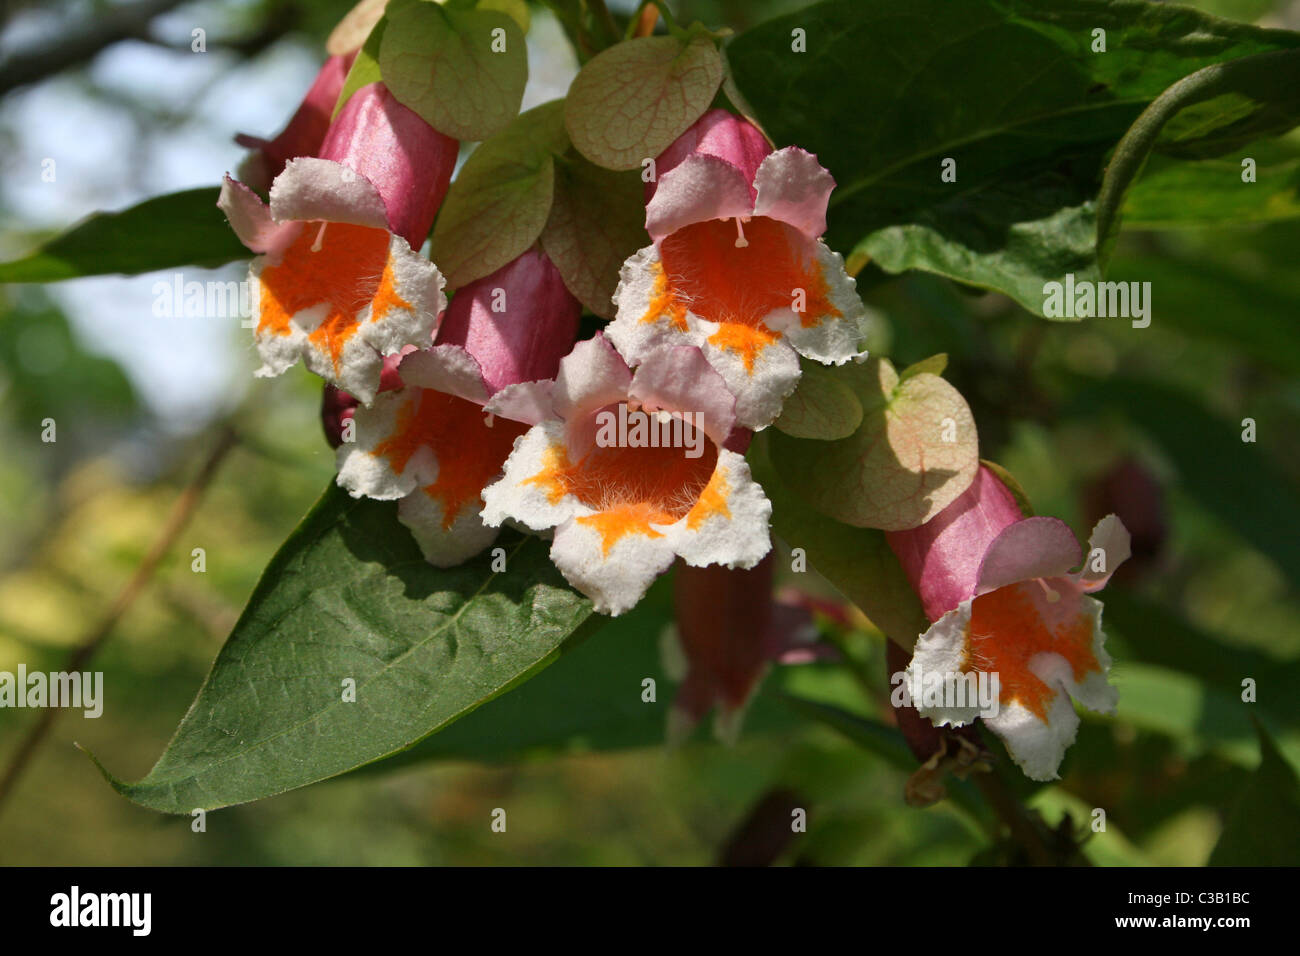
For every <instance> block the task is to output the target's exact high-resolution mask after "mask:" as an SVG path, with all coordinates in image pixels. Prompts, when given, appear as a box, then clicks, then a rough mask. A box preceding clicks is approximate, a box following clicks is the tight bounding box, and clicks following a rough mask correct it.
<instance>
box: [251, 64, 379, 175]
mask: <svg viewBox="0 0 1300 956" xmlns="http://www.w3.org/2000/svg"><path fill="white" fill-rule="evenodd" d="M355 58H356V52H355V51H353V52H352V53H349V54H347V55H346V56H332V57H330V58H329V59H328V60H326V61H325V65H324V66H322V67H321V68H320V72H319V73H317V74H316V79H315V80H314V81H313V82H312V85H311V88H310V89H309V90H307V95H306V96H305V97H303V100H302V103H301V104H299V106H298V110H297V112H295V113H294V114H293V117H292V118H291V119H290V120H289V123H288V125H287V126H285V128H284V129H283V130H282V131H281V133H280V135H278V136H276V137H275V138H274V139H270V140H266V139H261V138H259V137H257V136H249V135H248V134H246V133H239V134H238V135H236V136H235V142H236V143H238V144H239V145H240V146H246V147H248V148H249V149H251V150H253V153H252V154H250V155H249V157H248V159H246V160H245V161H244V165H243V166H242V167H241V169H240V173H239V178H240V179H241V180H242V181H243V182H244V183H245V184H247V185H248V186H251V187H252V188H253V189H256V190H257V191H259V192H262V193H265V192H266V191H267V190H268V189H270V188H271V181H272V180H273V179H275V177H276V176H279V175H280V172H281V171H282V170H283V169H284V164H285V163H287V162H288V161H289V160H291V159H296V158H297V157H299V156H315V155H316V154H317V153H318V152H319V150H320V146H321V142H322V141H323V140H324V139H325V131H326V130H328V129H329V125H330V115H331V114H332V113H333V112H334V104H335V102H337V100H338V98H339V93H340V92H341V91H342V89H343V81H344V80H345V79H346V78H347V75H348V70H349V69H351V67H352V61H353V60H354V59H355Z"/></svg>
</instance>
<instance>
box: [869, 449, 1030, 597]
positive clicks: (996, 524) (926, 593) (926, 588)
mask: <svg viewBox="0 0 1300 956" xmlns="http://www.w3.org/2000/svg"><path fill="white" fill-rule="evenodd" d="M1022 517H1023V515H1022V514H1021V512H1020V507H1019V506H1018V505H1017V504H1016V500H1015V498H1013V497H1012V495H1011V492H1010V491H1008V490H1007V486H1006V485H1004V484H1003V483H1002V482H1001V481H1000V480H999V479H998V477H997V476H996V475H995V474H993V472H992V471H990V470H989V469H988V468H985V467H984V466H983V465H981V466H980V469H979V471H978V472H977V473H976V475H975V480H974V481H972V482H971V484H970V487H969V488H967V489H966V490H965V491H964V492H962V494H961V495H960V496H959V497H958V498H957V500H956V501H954V502H953V503H952V504H950V505H949V506H948V507H946V508H944V509H943V510H942V511H940V512H939V513H938V514H937V515H935V516H934V517H933V518H931V519H930V520H929V521H927V522H926V523H925V524H923V525H921V526H920V527H916V528H909V529H908V530H906V531H890V532H887V533H886V535H885V537H886V538H887V539H888V541H889V546H890V547H891V548H893V550H894V554H895V555H897V556H898V560H899V562H900V563H901V564H902V565H903V570H904V571H905V572H906V573H907V578H908V580H909V581H910V582H911V584H912V587H913V588H914V589H915V590H916V593H917V594H918V595H919V596H920V598H921V604H922V606H923V607H924V608H925V616H926V617H927V618H929V619H930V620H931V621H937V620H938V619H939V618H941V617H943V615H944V614H946V613H947V612H948V611H951V610H952V609H953V608H955V607H956V606H957V605H958V604H960V603H961V602H962V601H965V600H967V599H968V598H971V597H974V596H975V589H976V586H977V584H978V579H979V570H980V562H981V561H983V559H984V553H985V552H986V551H987V550H988V548H989V545H990V544H992V543H993V539H994V538H996V537H997V536H998V534H999V533H1001V532H1002V530H1003V529H1004V528H1006V527H1007V526H1008V525H1011V524H1014V523H1015V522H1017V521H1019V520H1020V519H1021V518H1022Z"/></svg>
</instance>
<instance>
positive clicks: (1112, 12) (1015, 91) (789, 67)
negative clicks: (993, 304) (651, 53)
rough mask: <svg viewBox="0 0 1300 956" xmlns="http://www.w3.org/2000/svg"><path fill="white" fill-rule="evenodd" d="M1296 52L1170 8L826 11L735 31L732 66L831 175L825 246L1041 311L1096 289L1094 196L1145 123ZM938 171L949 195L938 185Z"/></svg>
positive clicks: (886, 1)
mask: <svg viewBox="0 0 1300 956" xmlns="http://www.w3.org/2000/svg"><path fill="white" fill-rule="evenodd" d="M1096 28H1100V29H1104V30H1105V31H1106V36H1107V48H1106V52H1105V53H1093V52H1092V50H1091V48H1090V47H1091V43H1092V30H1093V29H1096ZM795 29H801V30H803V31H805V35H806V44H807V52H806V53H796V52H793V51H792V49H791V44H792V31H793V30H795ZM1297 45H1300V36H1297V35H1296V34H1293V33H1287V32H1285V31H1278V30H1262V29H1259V28H1256V27H1252V26H1247V25H1244V24H1236V23H1230V22H1228V21H1223V20H1218V19H1215V18H1214V17H1210V16H1206V15H1204V14H1201V13H1197V12H1195V11H1192V10H1188V9H1186V8H1183V7H1179V6H1175V5H1173V4H1169V5H1164V4H1159V5H1157V4H1139V3H1130V2H1106V0H964V2H962V3H960V4H954V3H950V2H948V0H909V2H908V3H907V4H906V6H905V7H900V5H899V4H898V3H896V2H894V0H832V2H826V3H820V4H816V5H814V6H810V7H807V8H804V9H801V10H798V11H796V12H794V13H791V14H790V15H789V16H786V17H782V18H779V19H776V20H772V21H769V22H768V23H766V24H763V25H761V26H759V27H757V28H756V29H754V30H751V31H748V32H746V33H745V34H743V35H742V36H740V37H737V38H736V39H735V40H734V41H733V42H732V43H731V45H730V46H729V47H728V48H727V57H728V60H729V62H730V64H731V67H732V69H733V71H734V75H735V79H736V82H737V84H738V86H739V87H740V89H741V92H742V93H743V94H744V96H745V98H746V99H747V100H748V101H749V102H750V103H751V104H752V106H753V108H754V109H755V110H756V111H757V113H758V117H759V119H760V120H762V122H763V124H764V126H765V127H766V129H767V130H768V132H769V133H771V134H772V135H773V137H774V138H775V139H776V142H777V143H778V145H785V144H790V143H793V144H797V145H799V146H802V147H804V148H805V149H807V150H809V151H811V152H814V153H816V154H817V156H818V158H819V159H820V160H821V162H822V163H823V164H824V165H825V166H826V167H827V168H828V169H829V170H830V171H831V173H832V174H834V176H835V179H836V181H837V183H838V184H839V185H838V188H837V189H836V191H835V192H834V193H833V194H832V196H831V211H830V231H829V234H828V237H827V238H828V241H829V242H830V244H831V245H832V246H833V247H835V248H838V249H840V250H849V251H852V252H853V253H855V254H856V255H857V256H858V257H859V258H861V257H870V258H871V259H873V260H874V261H875V263H876V265H878V266H880V267H881V268H882V269H884V270H885V271H887V272H901V271H903V270H906V269H923V270H926V271H930V272H935V273H938V274H940V275H944V276H948V277H951V278H954V279H957V280H960V281H962V282H965V283H968V284H971V285H974V286H978V287H980V288H985V289H995V290H998V291H1001V292H1005V293H1006V294H1008V295H1010V296H1011V297H1012V298H1014V299H1016V301H1018V302H1020V303H1021V304H1022V305H1023V306H1024V307H1025V308H1027V309H1029V310H1030V311H1032V312H1035V313H1038V314H1040V315H1041V314H1042V307H1043V291H1042V290H1043V285H1044V284H1045V283H1046V282H1048V281H1059V280H1060V279H1061V278H1062V277H1063V276H1064V275H1065V274H1066V273H1074V275H1075V277H1076V279H1090V280H1096V279H1097V278H1099V274H1098V264H1097V258H1096V202H1095V200H1096V195H1097V189H1098V183H1099V182H1100V180H1101V174H1102V170H1103V168H1104V164H1105V159H1106V155H1107V153H1108V152H1109V151H1110V150H1111V149H1112V147H1114V145H1115V144H1116V143H1117V142H1119V140H1120V139H1121V137H1123V135H1124V134H1125V132H1126V131H1127V130H1128V128H1129V126H1130V125H1131V124H1132V123H1133V121H1134V120H1135V119H1137V117H1138V115H1139V114H1140V113H1141V111H1142V109H1143V108H1144V107H1145V106H1146V105H1147V104H1148V103H1150V102H1151V101H1152V100H1154V99H1155V98H1156V97H1157V96H1159V95H1160V94H1161V93H1162V92H1163V91H1164V90H1165V89H1166V88H1167V87H1168V86H1169V85H1170V84H1172V83H1174V82H1175V81H1177V80H1178V79H1179V78H1181V77H1183V76H1185V75H1187V74H1188V73H1191V72H1193V71H1195V70H1198V69H1200V68H1202V67H1205V66H1208V65H1209V64H1211V63H1215V62H1220V61H1225V60H1230V59H1234V58H1236V57H1244V56H1250V55H1253V54H1257V53H1263V52H1267V51H1270V50H1276V49H1289V48H1293V47H1296V46H1297ZM845 77H853V81H852V82H847V83H846V82H845V81H844V78H845ZM917 117H924V122H918V121H917ZM945 158H952V159H955V160H956V163H957V167H956V173H957V180H956V182H943V181H942V180H941V178H940V173H941V161H942V160H944V159H945Z"/></svg>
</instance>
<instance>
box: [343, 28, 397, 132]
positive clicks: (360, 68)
mask: <svg viewBox="0 0 1300 956" xmlns="http://www.w3.org/2000/svg"><path fill="white" fill-rule="evenodd" d="M387 25H388V20H387V19H386V18H384V17H380V18H379V20H378V22H376V23H375V25H374V28H373V29H372V30H371V31H370V34H369V36H367V37H366V42H365V43H364V44H363V45H362V47H361V49H360V50H358V51H357V58H356V59H355V60H353V61H352V66H351V68H350V69H349V70H348V75H347V76H346V77H345V78H344V80H343V89H341V90H339V98H338V99H337V100H336V101H335V102H334V112H333V113H331V114H330V118H331V119H333V118H334V117H336V116H338V115H339V111H340V110H342V109H343V106H344V104H346V103H347V101H348V100H349V99H350V98H351V97H352V94H353V93H355V92H356V91H357V90H359V89H361V88H362V87H363V86H369V85H370V84H371V83H378V82H380V81H381V80H382V79H383V75H382V74H381V73H380V70H379V48H380V46H381V44H382V43H383V39H384V27H386V26H387Z"/></svg>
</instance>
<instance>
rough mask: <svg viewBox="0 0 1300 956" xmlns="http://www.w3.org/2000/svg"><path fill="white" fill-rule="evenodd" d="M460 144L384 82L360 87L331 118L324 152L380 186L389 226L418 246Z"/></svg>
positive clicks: (443, 191) (430, 222) (325, 156)
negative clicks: (399, 99)
mask: <svg viewBox="0 0 1300 956" xmlns="http://www.w3.org/2000/svg"><path fill="white" fill-rule="evenodd" d="M458 151H459V144H458V143H457V142H456V140H454V139H452V138H451V137H450V136H444V135H443V134H442V133H439V132H438V131H437V130H436V129H434V128H433V127H432V126H430V125H429V124H428V123H426V122H425V121H424V120H423V119H421V118H420V116H419V115H418V114H416V113H415V112H414V111H412V110H410V109H408V108H407V107H405V106H403V105H402V104H401V103H399V102H397V100H396V98H395V97H394V96H393V94H392V93H390V92H389V91H388V87H386V86H385V85H384V84H383V83H371V84H370V85H368V86H363V87H362V88H361V89H359V90H357V91H356V92H355V93H353V94H352V96H351V97H350V98H349V99H348V101H347V103H346V104H345V105H344V107H343V109H342V111H340V113H339V115H338V116H337V117H336V118H335V120H334V122H333V123H331V124H330V127H329V130H328V131H327V132H326V134H325V139H324V141H323V142H322V143H321V147H320V154H319V155H320V158H321V159H328V160H333V161H335V162H338V163H342V164H343V165H344V166H347V167H348V168H349V169H351V170H352V171H353V172H355V173H359V174H360V175H361V176H363V177H365V179H366V180H367V181H369V182H370V184H371V185H372V186H374V187H375V189H376V190H377V191H378V193H379V196H380V198H381V199H382V200H383V203H384V209H385V210H386V211H387V214H388V226H389V229H390V230H391V231H392V232H394V233H396V234H397V235H399V236H402V237H403V238H404V239H406V241H407V242H409V243H410V244H411V248H412V249H415V250H418V249H419V248H420V246H422V245H423V244H424V240H425V238H426V237H427V236H428V235H429V229H430V228H431V227H432V226H433V219H434V216H436V215H437V213H438V207H439V206H440V205H442V200H443V197H444V196H446V194H447V187H448V186H449V185H450V184H451V174H452V171H453V170H454V169H455V166H456V155H457V152H458Z"/></svg>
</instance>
